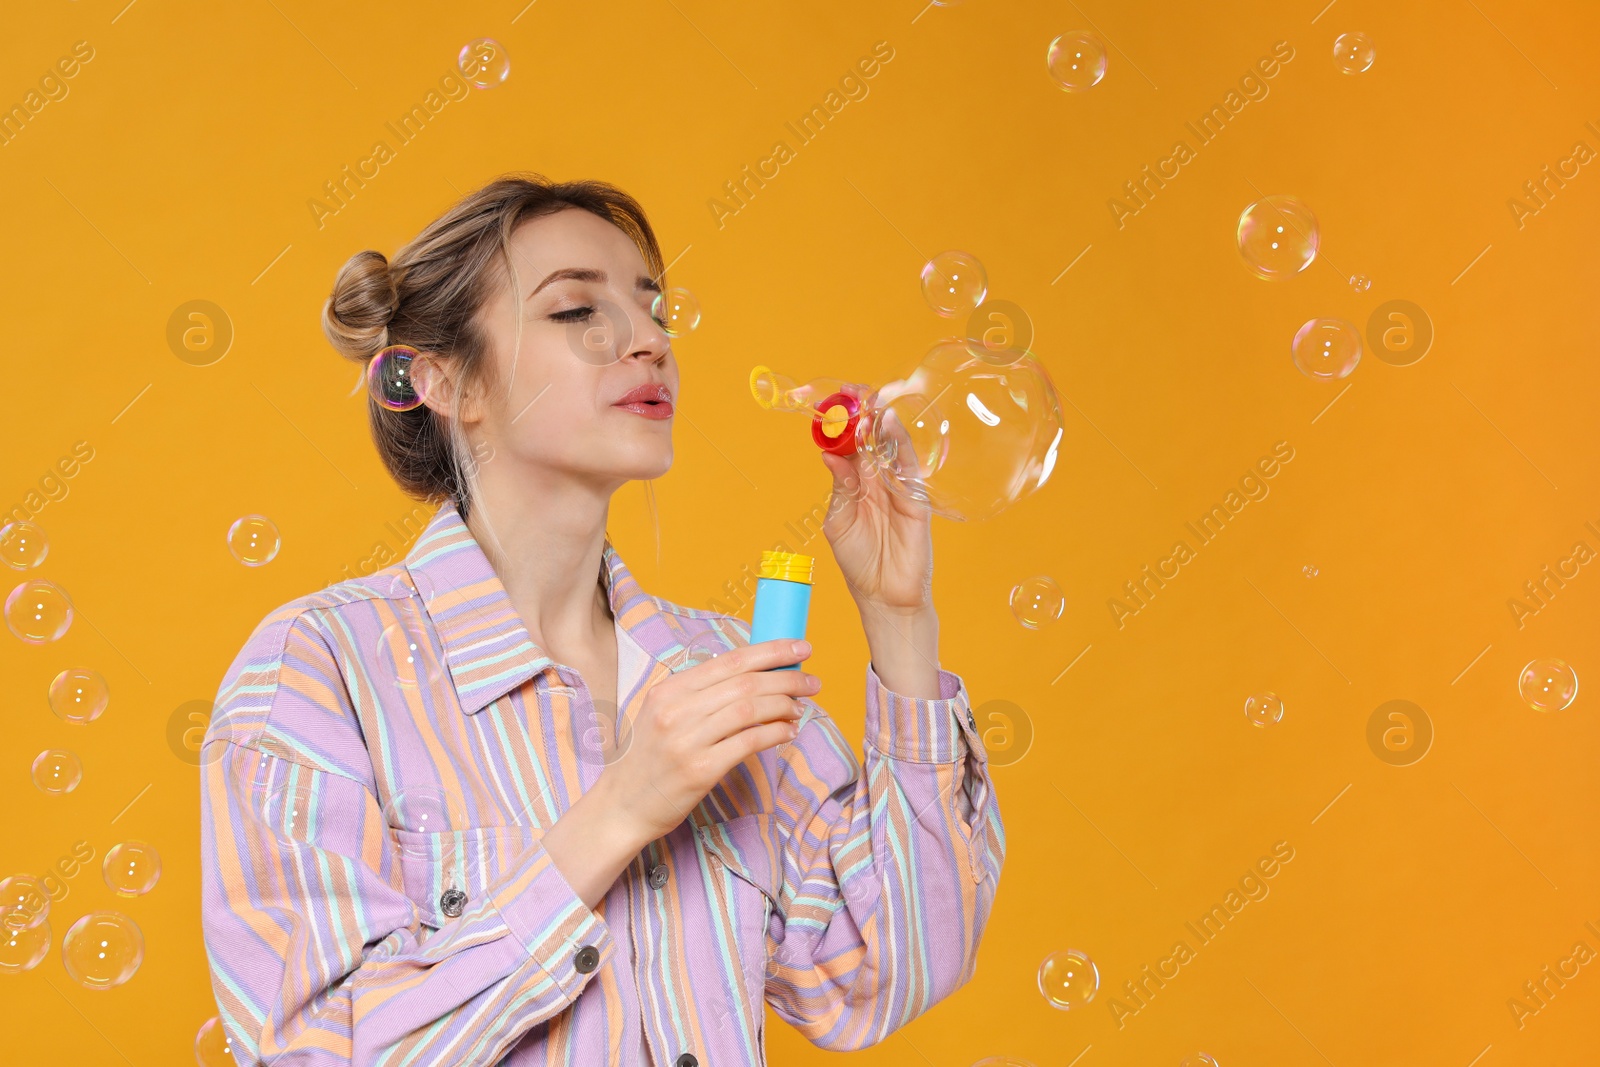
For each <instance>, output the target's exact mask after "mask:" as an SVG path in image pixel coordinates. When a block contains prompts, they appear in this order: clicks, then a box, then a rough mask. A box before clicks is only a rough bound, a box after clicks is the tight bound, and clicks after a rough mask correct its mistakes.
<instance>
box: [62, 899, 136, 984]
mask: <svg viewBox="0 0 1600 1067" xmlns="http://www.w3.org/2000/svg"><path fill="white" fill-rule="evenodd" d="M143 961H144V934H142V933H141V932H140V931H139V926H138V924H137V923H135V922H134V921H133V920H132V919H130V918H128V917H127V916H126V915H123V914H122V913H121V912H116V911H100V912H92V913H90V914H88V915H85V916H84V917H83V918H81V919H79V920H78V921H77V922H75V923H73V924H72V929H70V930H68V931H67V936H65V937H63V938H62V939H61V963H62V966H64V967H65V968H66V969H67V974H68V975H70V976H71V977H72V980H73V981H75V982H77V983H78V984H79V985H81V986H83V987H84V988H86V989H111V988H113V987H114V986H119V985H121V984H122V983H123V982H126V981H127V980H128V979H130V978H132V977H133V973H134V972H135V971H137V970H138V969H139V964H140V963H142V962H143Z"/></svg>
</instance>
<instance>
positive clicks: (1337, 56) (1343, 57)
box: [1333, 33, 1378, 74]
mask: <svg viewBox="0 0 1600 1067" xmlns="http://www.w3.org/2000/svg"><path fill="white" fill-rule="evenodd" d="M1377 57H1378V53H1377V50H1376V49H1374V48H1373V47H1372V38H1370V37H1368V36H1367V35H1366V34H1364V33H1341V34H1340V35H1339V38H1338V40H1336V41H1334V42H1333V65H1334V66H1336V67H1338V68H1339V69H1340V70H1341V71H1343V72H1344V73H1346V74H1360V73H1362V72H1364V71H1366V70H1368V69H1370V68H1371V67H1372V61H1373V60H1374V59H1376V58H1377Z"/></svg>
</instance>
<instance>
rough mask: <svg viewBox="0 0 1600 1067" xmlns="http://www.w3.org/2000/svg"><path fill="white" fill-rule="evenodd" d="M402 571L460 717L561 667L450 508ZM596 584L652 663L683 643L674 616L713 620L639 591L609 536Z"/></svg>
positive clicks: (450, 505)
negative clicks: (418, 600) (440, 651)
mask: <svg viewBox="0 0 1600 1067" xmlns="http://www.w3.org/2000/svg"><path fill="white" fill-rule="evenodd" d="M405 568H406V570H407V571H408V572H409V573H410V575H411V580H412V583H413V584H414V585H415V586H416V587H417V592H418V594H419V595H420V596H421V597H422V602H423V604H424V605H425V607H426V608H427V612H428V617H429V619H430V620H431V621H432V623H433V627H434V631H435V633H437V634H438V637H439V641H440V643H441V644H442V645H443V647H444V655H445V662H446V664H448V666H449V669H450V678H451V680H452V682H453V683H454V684H455V689H456V696H457V698H458V699H459V700H460V703H461V710H462V711H464V712H466V713H467V714H469V715H471V714H475V713H476V712H479V711H481V710H483V709H484V708H486V707H488V706H489V705H490V704H493V703H494V702H495V701H496V700H498V699H500V698H501V697H503V696H505V695H506V694H507V693H509V692H512V691H513V690H515V689H517V688H519V687H520V686H522V685H523V684H525V683H526V682H528V681H529V680H530V679H532V678H535V677H537V676H538V675H539V673H540V672H542V671H544V670H547V669H550V668H554V667H557V666H559V665H558V664H557V663H556V661H555V660H553V659H551V658H550V657H549V656H548V655H547V654H546V653H545V651H544V649H542V648H540V647H539V646H538V645H536V644H534V643H533V640H532V639H531V638H530V637H529V636H528V629H527V627H525V626H524V625H523V624H522V618H521V617H520V616H519V615H518V614H517V610H516V608H515V607H513V606H512V604H511V598H510V597H509V596H507V595H506V590H505V586H504V585H502V584H501V583H500V577H499V575H497V574H496V573H495V571H494V567H493V565H491V564H490V562H489V558H488V556H486V555H484V552H483V549H482V548H481V547H480V546H479V545H478V542H477V539H476V538H474V537H473V536H472V531H471V530H469V529H468V528H467V524H466V522H465V521H463V520H462V518H461V513H460V512H459V511H458V510H457V509H456V507H455V505H454V504H453V503H450V502H446V503H444V504H443V505H441V506H440V508H439V510H438V511H437V512H435V513H434V516H433V519H432V520H431V521H430V522H429V523H428V526H427V529H425V530H423V531H422V534H421V536H420V537H418V538H417V542H416V544H414V545H412V547H411V551H410V552H409V553H407V555H406V560H405ZM598 577H599V578H600V580H601V581H602V583H603V584H604V586H605V590H606V596H607V598H608V600H609V601H610V604H611V614H612V615H613V616H614V617H615V619H616V621H617V624H618V625H620V626H621V627H622V628H623V629H624V630H626V631H627V633H628V635H629V636H630V637H632V638H633V639H634V640H635V641H637V642H638V643H639V645H640V647H641V648H643V649H644V650H645V651H646V652H649V653H650V654H651V655H652V656H654V657H655V658H656V659H658V660H665V659H667V658H668V657H670V656H672V655H673V654H674V653H676V652H678V651H680V650H681V649H682V648H683V646H684V645H685V644H686V643H687V641H688V640H689V633H688V631H686V630H685V629H684V627H683V626H682V624H681V623H680V622H679V620H678V618H677V617H676V616H679V615H682V616H687V617H692V618H710V617H712V616H711V613H709V612H702V611H693V610H689V609H683V608H677V607H674V609H673V611H672V612H671V613H668V612H664V611H663V610H662V607H663V606H664V605H665V602H664V601H661V600H658V599H656V598H655V597H653V596H650V595H649V594H647V593H645V592H644V591H643V590H641V589H640V588H639V584H638V582H637V581H635V580H634V577H633V574H632V572H630V571H629V570H628V567H627V565H626V564H624V563H623V562H622V557H621V556H620V555H618V554H617V550H616V549H615V548H614V547H612V544H611V539H610V538H609V537H607V538H606V542H605V548H604V551H603V553H602V555H601V563H600V574H599V575H598Z"/></svg>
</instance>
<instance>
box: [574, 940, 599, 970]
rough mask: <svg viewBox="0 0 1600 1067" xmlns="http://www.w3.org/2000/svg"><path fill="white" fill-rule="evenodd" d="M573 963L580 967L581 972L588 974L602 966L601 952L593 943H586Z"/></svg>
mask: <svg viewBox="0 0 1600 1067" xmlns="http://www.w3.org/2000/svg"><path fill="white" fill-rule="evenodd" d="M572 965H573V966H574V967H576V968H578V973H579V974H588V973H589V972H590V971H592V970H594V969H595V968H596V967H598V966H600V953H599V951H598V950H597V949H596V948H595V947H594V946H593V945H584V946H583V947H582V948H580V949H579V950H578V955H577V958H576V959H574V960H573V962H572Z"/></svg>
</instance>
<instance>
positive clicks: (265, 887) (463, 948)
mask: <svg viewBox="0 0 1600 1067" xmlns="http://www.w3.org/2000/svg"><path fill="white" fill-rule="evenodd" d="M201 766H202V773H203V779H202V793H201V806H202V816H201V834H202V837H201V889H202V898H201V920H202V926H203V928H204V933H205V943H206V952H207V955H208V958H209V961H210V965H211V976H212V986H213V990H214V992H215V994H216V998H217V1004H218V1008H219V1014H220V1015H221V1018H222V1021H223V1025H224V1028H225V1029H226V1031H227V1033H228V1036H229V1038H230V1039H231V1042H232V1047H233V1053H234V1057H235V1058H236V1060H237V1061H238V1062H239V1063H240V1064H241V1065H245V1064H251V1065H254V1064H268V1063H271V1064H289V1063H293V1064H297V1065H305V1067H324V1065H333V1064H352V1065H360V1067H367V1065H378V1064H398V1063H451V1064H462V1065H479V1064H483V1065H488V1064H493V1063H496V1062H498V1061H499V1060H500V1059H501V1057H502V1056H503V1055H504V1054H505V1052H506V1051H507V1050H508V1049H509V1048H510V1047H511V1046H512V1045H513V1044H514V1043H515V1042H516V1041H517V1040H518V1039H519V1038H520V1037H521V1036H522V1035H523V1034H524V1033H526V1032H527V1031H528V1030H529V1028H531V1027H533V1026H534V1025H536V1024H538V1023H539V1022H541V1021H543V1020H545V1019H548V1018H550V1017H551V1016H552V1015H555V1014H556V1013H558V1012H560V1011H562V1010H564V1009H565V1008H567V1007H568V1006H569V1005H570V1004H571V1003H572V1002H573V1001H574V1000H575V999H576V998H577V997H578V995H579V994H581V993H582V992H583V990H584V989H585V988H586V986H587V983H588V981H589V979H590V978H591V977H592V976H593V974H595V973H596V972H597V971H598V969H599V967H601V966H604V965H605V964H606V962H607V961H608V960H609V959H610V957H611V956H612V954H613V953H614V951H615V945H614V943H613V941H612V936H611V933H610V931H609V930H608V929H607V927H606V924H605V921H604V920H603V919H602V918H601V917H600V916H599V915H597V914H595V913H594V912H592V911H591V910H590V909H589V908H588V907H587V906H586V905H585V904H584V903H583V902H582V900H580V899H579V898H578V896H577V895H576V893H575V892H574V891H573V889H572V887H571V886H570V885H569V884H568V883H567V882H566V880H565V879H564V878H563V876H562V875H561V872H560V871H559V870H558V869H557V868H556V866H555V865H554V863H553V862H552V861H551V859H550V857H549V855H548V854H547V853H546V852H545V851H544V848H543V846H542V844H540V843H539V842H538V841H535V842H534V843H533V844H532V845H531V846H530V847H529V848H528V849H527V850H526V852H525V853H524V854H523V855H522V856H521V857H520V858H519V859H518V860H517V861H516V862H515V863H513V864H512V865H511V868H510V870H509V871H508V873H507V874H506V876H505V877H504V878H502V879H500V880H499V881H497V882H496V883H494V884H493V885H492V886H491V887H490V892H489V893H487V894H480V895H479V899H477V900H473V901H471V902H470V903H469V905H468V906H467V907H466V908H465V909H464V910H463V911H462V912H461V914H460V916H459V917H457V918H453V919H447V920H442V925H441V926H440V927H439V928H438V929H433V928H431V927H425V926H424V925H423V923H422V922H421V913H420V912H419V909H418V908H417V906H416V905H415V904H414V903H413V902H412V900H411V899H410V898H409V897H408V896H407V895H406V894H405V892H404V891H403V889H402V888H401V887H402V880H401V873H400V862H399V857H398V849H397V848H396V846H395V845H394V844H393V839H392V837H391V835H390V833H389V828H388V826H387V825H386V821H385V819H384V816H383V812H382V809H381V807H380V805H379V803H378V800H377V796H376V791H375V787H374V784H373V779H372V774H371V764H370V757H368V756H367V755H366V750H365V746H364V744H363V743H362V739H361V735H360V732H359V727H358V725H357V723H356V721H355V719H354V717H353V715H352V714H351V712H350V708H349V697H348V694H347V693H346V692H345V689H344V686H343V684H342V682H341V681H340V674H339V671H338V668H337V665H336V663H335V660H334V657H333V655H332V653H331V651H330V650H329V645H328V643H327V642H325V641H324V640H322V639H321V638H320V636H319V635H318V634H317V632H316V627H315V625H314V624H313V623H311V622H310V621H309V620H308V618H307V617H306V616H304V615H301V616H298V617H295V618H291V619H285V620H278V621H276V622H273V621H269V622H268V623H264V624H263V626H262V627H261V628H259V629H258V631H257V633H256V634H255V635H254V636H253V637H252V639H251V642H250V643H249V644H248V645H247V646H246V647H245V650H244V651H243V652H242V653H241V654H240V657H239V659H238V660H236V661H235V664H234V666H233V667H232V668H230V671H229V675H228V678H227V679H225V681H224V683H223V688H222V692H221V693H220V694H219V700H218V705H217V709H216V712H215V713H214V714H213V717H212V723H211V727H210V728H209V730H208V732H207V739H206V742H205V745H204V746H203V748H202V752H201Z"/></svg>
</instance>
